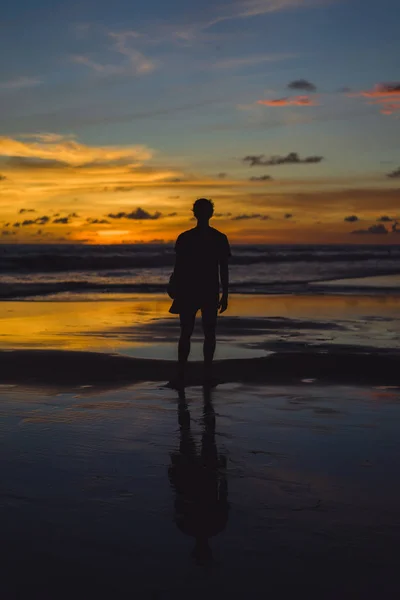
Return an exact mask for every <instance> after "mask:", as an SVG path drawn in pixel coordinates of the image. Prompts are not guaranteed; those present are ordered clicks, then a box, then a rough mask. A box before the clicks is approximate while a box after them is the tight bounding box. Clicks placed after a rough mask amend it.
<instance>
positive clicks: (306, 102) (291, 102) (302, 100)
mask: <svg viewBox="0 0 400 600" xmlns="http://www.w3.org/2000/svg"><path fill="white" fill-rule="evenodd" d="M257 104H263V105H264V106H318V102H315V100H314V99H312V98H310V96H293V97H291V98H289V97H286V98H278V99H277V100H257Z"/></svg>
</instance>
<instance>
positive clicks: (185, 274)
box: [168, 198, 231, 383]
mask: <svg viewBox="0 0 400 600" xmlns="http://www.w3.org/2000/svg"><path fill="white" fill-rule="evenodd" d="M213 212H214V205H213V203H212V201H211V200H207V199H206V198H200V199H199V200H196V202H195V203H194V205H193V213H194V216H195V217H196V219H197V225H196V227H194V228H193V229H189V230H188V231H184V232H183V233H181V234H180V235H179V237H178V239H177V240H176V244H175V252H176V259H175V267H174V271H173V273H172V275H171V278H170V282H169V286H168V293H169V295H170V297H171V298H173V303H172V306H171V308H170V312H171V313H173V314H179V317H180V325H181V334H180V339H179V345H178V365H179V368H178V382H180V383H183V381H184V375H185V367H186V363H187V360H188V357H189V353H190V338H191V335H192V333H193V328H194V323H195V318H196V313H197V311H198V310H201V318H202V325H203V331H204V346H203V355H204V377H205V380H206V382H211V366H212V361H213V358H214V352H215V344H216V340H215V329H216V324H217V313H218V309H219V310H220V312H221V313H222V312H225V311H226V309H227V307H228V284H229V272H228V258H229V257H230V255H231V252H230V247H229V242H228V238H227V237H226V235H224V234H223V233H221V232H220V231H218V230H217V229H214V227H210V224H209V221H210V219H211V217H212V215H213ZM220 284H221V285H222V295H221V297H220Z"/></svg>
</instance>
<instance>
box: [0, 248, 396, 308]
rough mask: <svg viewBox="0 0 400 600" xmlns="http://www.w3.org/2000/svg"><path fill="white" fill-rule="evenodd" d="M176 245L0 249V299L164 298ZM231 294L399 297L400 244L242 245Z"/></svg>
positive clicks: (232, 270) (234, 260)
mask: <svg viewBox="0 0 400 600" xmlns="http://www.w3.org/2000/svg"><path fill="white" fill-rule="evenodd" d="M173 263H174V250H173V247H172V246H171V245H167V244H163V245H149V244H146V245H139V244H135V245H127V244H126V245H115V246H114V245H113V246H109V245H108V246H84V245H42V246H39V245H6V244H4V245H1V246H0V298H1V299H15V298H35V297H43V296H45V297H47V298H48V299H50V298H51V297H52V298H55V299H57V298H58V299H61V298H63V299H68V295H69V294H71V293H73V294H74V296H76V294H79V295H81V296H82V297H83V296H84V295H87V294H90V293H91V292H95V293H96V294H102V293H104V294H110V293H124V294H129V293H135V294H137V293H153V292H158V293H160V292H164V291H165V287H166V283H167V281H168V277H169V274H170V272H171V270H172V268H173ZM230 281H231V286H230V287H231V291H232V292H233V293H241V294H296V293H297V294H304V293H306V294H321V293H329V294H332V293H335V294H338V293H340V294H349V293H350V294H351V293H364V292H365V293H369V294H370V293H383V294H384V293H386V292H387V291H388V290H390V292H391V293H398V292H400V245H392V246H368V245H359V246H358V245H346V246H344V245H343V246H341V245H334V246H333V245H331V246H328V245H327V246H312V245H307V246H305V245H302V246H294V245H236V246H233V247H232V258H231V268H230Z"/></svg>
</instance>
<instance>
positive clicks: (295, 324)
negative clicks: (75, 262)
mask: <svg viewBox="0 0 400 600" xmlns="http://www.w3.org/2000/svg"><path fill="white" fill-rule="evenodd" d="M398 302H399V300H398V296H393V297H391V296H381V297H373V296H360V297H355V296H352V297H350V298H347V297H344V296H338V297H335V296H334V295H332V296H318V297H304V298H303V297H288V296H277V297H273V296H271V297H268V298H265V297H256V296H249V295H248V296H246V297H245V298H243V297H240V296H236V297H235V296H233V297H232V303H231V309H230V313H229V314H228V316H226V317H223V318H221V319H220V321H219V329H218V338H219V346H218V353H217V360H216V362H215V376H216V377H217V379H218V380H219V382H220V383H219V385H218V386H217V387H216V388H214V389H212V390H204V388H203V387H202V386H201V381H202V379H201V363H200V362H199V358H200V357H201V336H200V335H199V333H200V332H199V331H198V330H197V331H196V333H195V337H194V343H193V355H192V360H191V362H190V363H189V371H188V378H187V382H186V384H187V385H186V388H185V392H184V394H183V393H178V392H177V391H175V390H173V389H170V388H169V387H168V386H167V385H166V384H167V381H168V380H169V378H170V377H171V373H172V372H174V369H175V363H174V362H173V360H172V358H174V356H175V352H176V336H177V332H178V329H177V322H176V319H173V318H166V317H165V314H166V313H165V308H166V305H167V303H166V301H165V299H162V298H161V297H160V298H158V297H154V296H153V297H148V298H146V297H137V298H124V299H122V298H121V297H115V296H111V297H109V298H108V299H103V300H99V299H98V298H92V299H90V297H87V298H86V299H85V301H82V299H81V300H80V301H79V302H78V301H76V299H73V298H70V299H69V301H49V302H43V301H29V302H27V301H25V302H17V301H6V302H2V303H1V304H0V319H1V324H2V336H1V342H2V344H1V350H0V436H1V440H2V454H1V463H0V476H1V477H0V481H1V484H0V505H1V512H0V514H1V531H2V546H1V548H2V549H1V561H2V562H1V564H2V577H1V581H0V593H1V597H2V598H5V599H6V600H13V599H14V598H26V597H29V598H51V599H53V598H57V599H58V598H68V599H69V598H71V597H74V598H84V599H86V598H97V597H115V598H122V597H125V596H132V597H135V598H145V599H147V598H149V599H151V600H154V599H159V600H164V599H170V598H188V597H190V598H204V597H205V596H206V597H208V598H221V597H222V598H224V597H228V598H237V599H242V598H247V597H251V598H261V597H262V598H264V597H266V596H269V597H273V598H292V597H293V595H295V594H296V595H301V596H305V595H307V597H310V598H324V599H325V598H326V599H335V600H336V599H337V598H349V599H352V600H353V599H357V598H359V599H360V600H364V599H365V598H374V599H375V598H377V597H379V598H385V599H386V598H397V597H398V594H399V592H400V585H399V584H398V577H397V554H398V552H397V550H398V543H399V540H400V529H399V527H400V517H399V511H398V505H399V501H400V486H399V479H398V472H399V468H400V442H399V436H398V425H397V423H398V420H399V416H400V408H399V407H400V403H399V401H400V369H399V362H400V354H399V346H398V339H399V337H398V331H399V318H398V314H399V312H398Z"/></svg>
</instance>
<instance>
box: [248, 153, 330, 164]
mask: <svg viewBox="0 0 400 600" xmlns="http://www.w3.org/2000/svg"><path fill="white" fill-rule="evenodd" d="M323 160H324V157H323V156H306V157H305V158H300V156H299V155H298V153H297V152H289V154H287V155H286V156H278V155H277V156H271V157H270V158H267V159H264V154H250V155H248V156H245V157H244V158H243V162H247V163H249V165H250V167H261V166H263V167H265V166H268V167H276V166H278V165H300V164H303V165H305V164H314V163H320V162H321V161H323Z"/></svg>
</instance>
